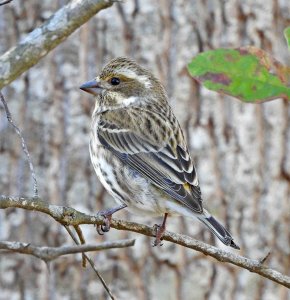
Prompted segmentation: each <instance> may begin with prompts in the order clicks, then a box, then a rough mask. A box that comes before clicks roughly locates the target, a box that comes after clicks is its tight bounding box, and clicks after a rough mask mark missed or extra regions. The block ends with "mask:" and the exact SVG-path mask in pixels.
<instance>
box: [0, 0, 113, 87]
mask: <svg viewBox="0 0 290 300" xmlns="http://www.w3.org/2000/svg"><path fill="white" fill-rule="evenodd" d="M114 2H116V1H114V0H82V1H79V0H73V1H70V2H69V3H68V4H67V5H65V6H63V7H62V8H60V9H59V10H58V11H57V12H56V13H55V14H54V15H52V16H51V17H50V18H49V19H48V20H47V21H46V22H45V23H44V24H43V25H41V26H40V27H38V28H35V29H34V30H33V31H32V32H31V33H29V34H28V35H27V36H26V38H25V39H24V40H23V41H21V42H20V43H19V44H18V45H17V46H16V47H15V48H12V49H10V50H8V51H7V52H6V53H4V54H3V55H2V56H1V57H0V89H1V88H2V87H3V86H5V85H7V84H9V83H10V82H11V81H13V80H14V79H15V78H17V77H18V76H19V75H20V74H22V73H23V72H25V71H26V70H28V69H29V68H31V67H32V66H33V65H35V64H36V63H37V62H38V61H39V60H40V59H41V58H42V57H44V56H45V55H47V54H48V53H49V52H50V51H51V50H52V49H54V48H55V47H56V46H57V45H59V44H60V43H61V42H63V41H64V40H65V39H66V38H67V37H68V36H69V35H70V34H72V33H73V32H74V31H75V30H76V29H78V28H79V27H80V26H81V25H83V24H84V23H86V22H87V21H88V20H89V19H90V18H91V17H93V16H94V15H95V14H97V13H98V12H99V11H100V10H102V9H105V8H108V7H110V6H111V5H112V4H113V3H114ZM117 2H118V1H117Z"/></svg>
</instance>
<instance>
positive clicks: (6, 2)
mask: <svg viewBox="0 0 290 300" xmlns="http://www.w3.org/2000/svg"><path fill="white" fill-rule="evenodd" d="M12 1H13V0H6V1H3V2H0V6H2V5H5V4H8V3H10V2H12Z"/></svg>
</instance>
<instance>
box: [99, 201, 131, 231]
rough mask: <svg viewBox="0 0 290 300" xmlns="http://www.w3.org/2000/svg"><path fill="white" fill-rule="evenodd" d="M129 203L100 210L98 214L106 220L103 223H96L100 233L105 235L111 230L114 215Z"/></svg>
mask: <svg viewBox="0 0 290 300" xmlns="http://www.w3.org/2000/svg"><path fill="white" fill-rule="evenodd" d="M126 206H127V205H126V204H122V205H120V206H117V207H113V208H109V209H105V210H101V211H99V212H98V215H100V216H102V217H104V222H103V224H101V225H96V229H97V232H98V234H99V235H104V233H106V232H109V231H110V228H111V220H112V215H113V214H114V213H115V212H117V211H119V210H121V209H123V208H125V207H126Z"/></svg>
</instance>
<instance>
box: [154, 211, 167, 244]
mask: <svg viewBox="0 0 290 300" xmlns="http://www.w3.org/2000/svg"><path fill="white" fill-rule="evenodd" d="M167 215H168V214H167V213H165V215H164V218H163V222H162V224H161V225H158V224H155V225H154V229H155V230H156V238H155V240H154V242H153V247H156V246H158V245H159V246H162V245H163V243H162V242H161V240H162V236H163V234H164V231H165V228H166V227H165V224H166V219H167Z"/></svg>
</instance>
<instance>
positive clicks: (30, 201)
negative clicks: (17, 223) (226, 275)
mask: <svg viewBox="0 0 290 300" xmlns="http://www.w3.org/2000/svg"><path fill="white" fill-rule="evenodd" d="M9 207H18V208H23V209H27V210H36V211H39V212H42V213H45V214H47V215H50V216H51V217H53V218H54V219H55V220H56V221H57V222H59V223H60V224H63V225H73V226H74V225H81V224H95V225H101V224H103V222H104V218H103V217H102V216H100V215H95V216H92V215H87V214H84V213H82V212H80V211H77V210H76V209H74V208H71V207H65V206H57V205H49V204H48V203H47V202H45V201H43V200H41V199H39V198H29V197H11V196H0V209H5V208H9ZM111 227H112V228H115V229H118V230H127V231H133V232H137V233H140V234H143V235H147V236H152V237H154V236H155V231H154V229H153V228H152V227H149V226H145V225H142V224H138V223H133V222H126V221H123V220H116V219H112V220H111ZM163 240H164V241H170V242H172V243H175V244H178V245H181V246H184V247H187V248H190V249H193V250H196V251H199V252H201V253H203V254H205V255H208V256H211V257H213V258H215V259H217V260H218V261H220V262H227V263H230V264H233V265H236V266H238V267H240V268H243V269H247V270H249V271H250V272H254V273H257V274H259V275H261V276H263V277H265V278H268V279H270V280H272V281H274V282H276V283H278V284H281V285H283V286H286V287H287V288H290V277H289V276H286V275H284V274H282V273H280V272H278V271H276V270H274V269H271V268H269V267H267V266H265V265H264V264H261V262H260V261H259V260H258V259H249V258H246V257H243V256H241V255H237V254H234V253H231V252H228V251H225V250H222V249H219V248H217V247H214V246H210V245H208V244H205V243H203V242H200V241H197V240H195V239H193V238H191V237H189V236H186V235H182V234H177V233H173V232H169V231H165V233H164V236H163Z"/></svg>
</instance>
